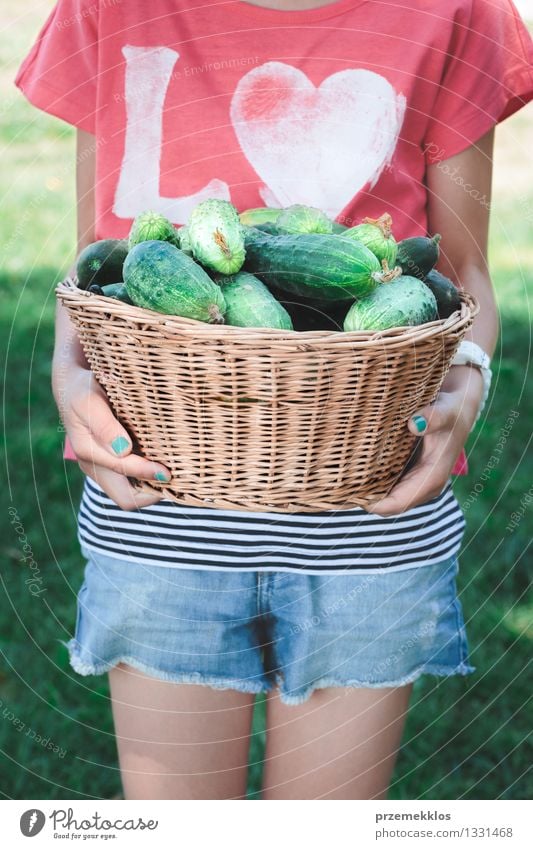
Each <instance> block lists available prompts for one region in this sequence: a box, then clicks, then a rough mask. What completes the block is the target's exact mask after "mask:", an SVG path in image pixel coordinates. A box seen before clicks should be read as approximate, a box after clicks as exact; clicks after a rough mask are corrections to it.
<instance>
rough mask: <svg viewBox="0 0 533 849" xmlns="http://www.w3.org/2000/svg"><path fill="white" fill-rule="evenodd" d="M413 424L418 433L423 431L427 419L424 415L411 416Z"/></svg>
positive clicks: (426, 424)
mask: <svg viewBox="0 0 533 849" xmlns="http://www.w3.org/2000/svg"><path fill="white" fill-rule="evenodd" d="M413 422H414V425H415V427H416V429H417V431H418V432H419V433H424V431H425V429H426V428H427V426H428V423H427V421H426V420H425V418H424V416H413Z"/></svg>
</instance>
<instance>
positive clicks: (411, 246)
mask: <svg viewBox="0 0 533 849" xmlns="http://www.w3.org/2000/svg"><path fill="white" fill-rule="evenodd" d="M439 242H440V234H439V233H435V235H434V236H432V238H431V239H429V238H427V237H426V236H413V237H412V238H411V239H403V240H402V241H401V242H398V253H397V254H396V262H397V263H398V265H399V266H400V267H401V269H402V271H403V273H404V274H407V275H410V276H411V277H418V278H419V279H420V280H423V279H424V277H425V276H426V274H429V272H430V271H431V269H432V268H433V266H434V265H436V264H437V260H438V258H439V253H440V251H439Z"/></svg>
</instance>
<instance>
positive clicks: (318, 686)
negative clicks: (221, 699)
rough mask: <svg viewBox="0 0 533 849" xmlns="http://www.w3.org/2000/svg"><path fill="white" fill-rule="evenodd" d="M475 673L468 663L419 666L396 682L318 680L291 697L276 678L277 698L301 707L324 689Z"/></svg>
mask: <svg viewBox="0 0 533 849" xmlns="http://www.w3.org/2000/svg"><path fill="white" fill-rule="evenodd" d="M475 671H476V667H475V666H470V664H468V663H464V662H463V663H460V664H459V665H458V666H454V667H452V668H450V667H449V666H432V665H427V666H421V667H419V668H418V669H415V671H414V672H412V673H411V674H410V675H406V676H405V677H404V678H400V679H398V680H397V681H359V680H354V679H352V680H350V681H339V680H338V679H336V678H318V679H317V680H316V681H313V683H312V684H311V685H310V686H309V687H307V689H305V690H304V691H303V692H301V693H297V694H296V695H294V696H293V695H291V694H290V693H287V692H286V691H285V690H283V679H282V678H281V677H278V680H277V683H278V686H279V698H280V701H281V702H283V704H285V705H301V704H302V703H303V702H306V701H307V700H308V699H309V698H310V696H312V694H313V692H314V691H315V690H324V689H326V687H344V688H349V687H353V688H357V687H359V688H363V687H364V688H367V687H368V688H370V689H378V688H381V689H383V688H385V687H404V686H405V685H406V684H412V683H413V681H416V680H417V678H420V676H421V675H437V676H441V677H446V678H450V677H451V676H452V675H470V674H471V673H472V672H475Z"/></svg>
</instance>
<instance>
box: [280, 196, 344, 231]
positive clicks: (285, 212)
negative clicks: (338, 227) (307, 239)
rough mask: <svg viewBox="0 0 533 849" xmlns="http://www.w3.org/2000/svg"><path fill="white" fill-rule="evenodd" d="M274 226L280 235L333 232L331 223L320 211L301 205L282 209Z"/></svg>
mask: <svg viewBox="0 0 533 849" xmlns="http://www.w3.org/2000/svg"><path fill="white" fill-rule="evenodd" d="M275 224H276V227H277V228H278V230H280V231H281V232H282V233H293V234H295V233H332V232H333V222H332V221H331V219H330V218H328V216H327V215H325V214H324V213H323V212H322V210H320V209H316V208H315V207H314V206H304V205H303V204H302V203H294V204H293V205H292V206H288V207H287V208H286V209H282V211H281V213H280V215H279V216H278V217H277V219H276V222H275Z"/></svg>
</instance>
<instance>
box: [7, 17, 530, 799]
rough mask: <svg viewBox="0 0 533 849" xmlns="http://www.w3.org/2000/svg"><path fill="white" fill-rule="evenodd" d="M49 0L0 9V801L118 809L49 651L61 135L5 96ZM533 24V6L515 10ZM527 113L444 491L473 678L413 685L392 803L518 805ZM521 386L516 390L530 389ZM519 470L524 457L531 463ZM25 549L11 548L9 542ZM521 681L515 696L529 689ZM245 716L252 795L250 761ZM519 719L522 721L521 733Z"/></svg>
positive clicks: (54, 591)
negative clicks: (462, 439) (496, 333)
mask: <svg viewBox="0 0 533 849" xmlns="http://www.w3.org/2000/svg"><path fill="white" fill-rule="evenodd" d="M52 5H53V4H52V3H51V2H43V0H35V2H30V0H19V2H18V3H16V4H13V3H7V2H6V0H0V10H1V13H2V14H1V20H2V22H3V24H2V31H1V34H0V57H1V58H0V133H1V139H0V145H1V150H2V153H1V162H2V167H1V169H0V196H1V204H2V205H1V212H0V297H1V300H2V309H1V310H0V322H1V326H0V344H1V345H2V348H3V351H2V354H3V356H2V361H3V362H4V363H5V367H4V371H3V380H4V391H3V415H4V432H3V439H4V451H5V454H4V475H3V479H4V485H3V487H2V496H3V501H4V506H3V507H2V510H1V511H0V562H1V569H0V582H1V583H0V595H1V601H0V751H1V752H2V755H3V757H2V758H1V759H0V794H1V797H2V798H14V799H83V798H119V797H120V793H121V788H120V778H119V772H118V764H117V758H116V750H115V743H114V738H113V726H112V719H111V710H110V702H109V693H108V686H107V679H106V677H105V676H99V677H91V678H81V677H79V676H77V675H76V674H75V673H74V672H73V671H72V670H71V669H70V666H69V663H68V657H67V651H66V649H65V647H64V645H63V641H65V642H66V641H67V640H68V639H69V638H70V636H71V635H72V632H73V628H74V624H75V613H76V603H75V602H76V593H77V590H78V588H79V586H80V584H81V581H82V575H83V568H84V563H83V560H82V557H81V555H80V553H79V549H78V544H77V541H76V512H77V507H78V501H79V497H80V492H81V481H82V476H81V473H80V471H79V470H78V467H77V465H76V464H75V463H69V462H66V463H65V462H64V461H63V459H62V443H63V434H62V432H61V429H60V425H61V423H60V420H59V418H58V414H57V411H56V408H55V406H54V403H53V399H52V396H51V391H50V361H51V353H52V345H53V321H54V287H55V285H56V283H57V282H59V281H60V280H61V279H62V278H63V277H64V275H65V272H66V270H67V269H68V267H69V265H70V264H71V262H72V260H73V258H74V246H75V187H74V141H75V137H74V131H73V130H72V129H71V128H69V127H68V126H67V125H65V124H63V123H61V122H60V121H58V120H56V119H53V118H50V117H48V116H46V115H44V114H42V113H39V112H38V111H37V110H35V109H33V108H32V107H31V106H29V105H28V104H27V103H26V101H25V100H24V99H23V97H22V96H21V95H19V93H18V91H17V90H16V89H15V87H14V86H13V82H12V81H13V77H14V75H15V72H16V69H17V68H18V65H19V64H20V61H21V59H22V58H23V57H24V56H25V55H26V53H27V51H28V49H29V47H30V46H31V44H32V43H33V40H34V38H35V36H36V34H37V32H38V30H39V29H40V26H41V25H42V23H43V22H44V20H45V18H46V16H47V15H48V13H49V11H50V9H51V7H52ZM516 5H518V6H519V8H520V10H521V12H522V14H523V15H524V16H525V17H526V18H527V19H529V20H530V21H531V20H533V2H529V0H528V1H527V2H521V3H517V4H516ZM532 140H533V109H532V108H531V107H530V108H528V109H525V110H523V111H522V112H520V113H518V115H517V116H515V117H513V118H511V119H509V120H508V121H507V122H505V123H504V124H503V125H501V126H500V127H499V128H498V129H497V134H496V153H495V163H494V167H495V178H494V196H493V202H492V226H491V239H490V261H491V268H492V274H493V279H494V283H495V288H496V292H497V297H498V302H499V306H500V310H501V336H500V343H499V347H498V351H497V353H496V355H495V358H494V379H493V390H492V393H491V399H490V404H489V406H488V408H487V410H486V412H485V414H484V415H483V418H482V420H481V421H480V422H479V423H478V425H477V427H476V429H475V431H474V433H473V434H472V436H471V438H470V441H469V445H468V452H469V462H470V474H469V476H468V477H467V478H463V479H460V480H458V481H457V485H456V493H457V495H458V498H459V501H460V503H461V504H462V506H463V509H464V511H465V514H466V517H467V534H466V539H465V543H464V547H463V553H462V558H461V568H460V574H459V578H458V584H459V591H460V598H461V602H462V605H463V610H464V615H465V620H466V627H467V633H468V638H469V644H470V652H471V662H472V663H473V665H474V666H475V667H476V669H477V671H476V672H475V673H474V674H473V675H471V676H469V677H467V678H466V679H463V678H460V677H454V678H451V679H450V680H448V681H447V680H445V679H437V678H432V677H430V676H423V677H422V678H421V679H419V680H418V681H417V682H416V683H415V688H414V694H413V700H412V709H411V712H410V715H409V719H408V723H407V728H406V733H405V736H404V741H403V745H402V750H401V752H400V756H399V758H398V763H397V768H396V771H395V776H394V779H393V783H392V790H391V798H396V799H496V798H502V799H525V798H531V797H532V795H533V777H532V775H531V764H532V763H533V752H532V747H531V736H530V727H531V711H530V710H529V708H530V706H531V705H530V700H531V686H530V685H531V677H530V674H529V673H530V664H531V657H532V640H533V615H532V614H533V603H532V600H531V596H529V598H528V597H527V591H528V586H529V584H530V580H531V569H530V566H531V557H530V556H529V567H528V552H527V549H528V545H529V541H530V536H531V532H529V534H528V526H529V529H531V518H532V515H533V510H532V507H533V488H532V485H531V466H530V467H529V470H528V468H527V466H526V462H525V460H526V454H527V450H528V444H529V440H530V423H531V407H530V406H529V414H528V407H527V402H528V397H529V398H531V396H532V394H533V393H532V388H531V384H530V381H531V378H530V376H529V377H528V365H529V360H530V351H531V326H530V300H529V299H530V297H531V292H532V284H533V272H532V269H533V168H532V165H531V142H532ZM528 390H529V392H528ZM529 456H530V458H531V455H529ZM21 540H22V541H21ZM528 681H529V686H528ZM262 718H263V706H262V703H261V701H259V702H258V704H257V709H256V715H255V722H254V729H255V730H254V737H253V745H252V752H251V786H250V797H251V798H253V797H254V795H255V794H256V793H257V788H258V786H259V780H260V773H261V759H262V754H263V744H264V735H263V730H262V728H263V725H262ZM528 720H529V721H528Z"/></svg>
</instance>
